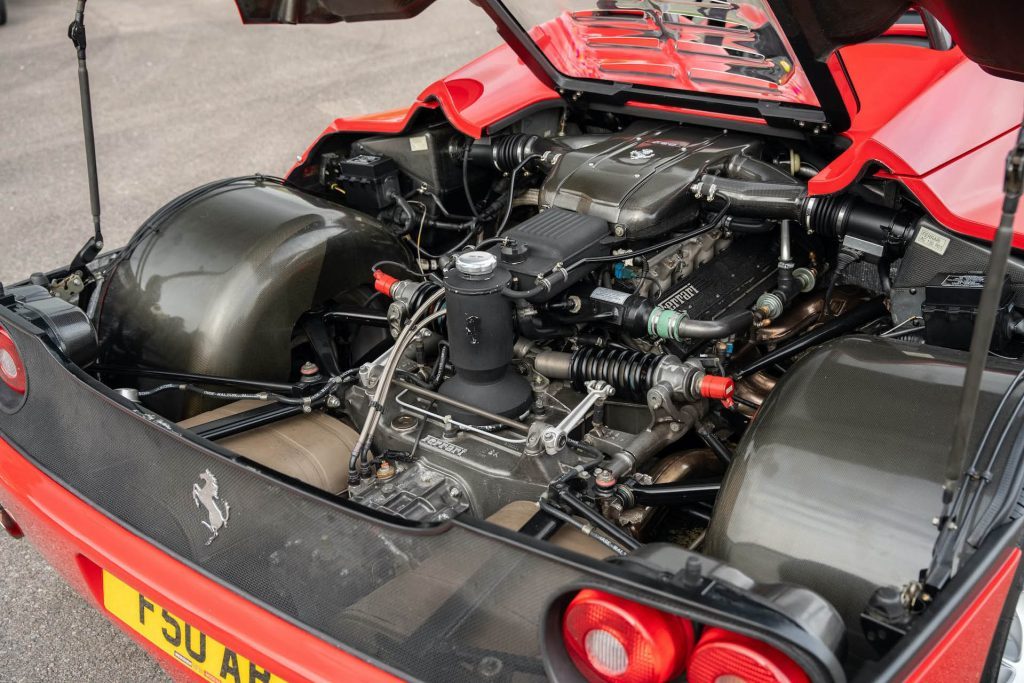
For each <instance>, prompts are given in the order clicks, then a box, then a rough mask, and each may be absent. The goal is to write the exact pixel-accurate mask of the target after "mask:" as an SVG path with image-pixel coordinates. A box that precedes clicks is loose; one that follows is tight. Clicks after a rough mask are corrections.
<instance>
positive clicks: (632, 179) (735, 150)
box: [540, 124, 759, 239]
mask: <svg viewBox="0 0 1024 683" xmlns="http://www.w3.org/2000/svg"><path fill="white" fill-rule="evenodd" d="M757 144H759V143H757V142H755V141H754V140H753V139H752V138H748V137H744V136H741V135H736V134H730V133H722V132H718V133H710V132H709V131H708V130H707V129H705V128H696V127H694V128H690V127H680V126H664V127H658V128H653V129H652V128H650V127H649V124H648V127H636V126H634V127H632V128H629V129H627V130H625V131H622V132H621V133H617V134H615V135H610V136H603V137H601V138H600V141H599V142H597V143H596V144H590V145H587V146H585V147H580V148H578V149H575V150H572V151H570V152H567V153H565V154H564V155H562V156H561V157H560V158H559V160H558V162H557V163H556V164H555V166H554V168H553V169H552V171H551V173H550V174H549V175H548V177H547V179H545V181H544V184H543V186H542V187H541V195H540V203H541V206H549V207H558V208H562V209H568V210H570V211H578V212H580V213H585V214H588V215H590V216H594V217H597V218H600V219H602V220H604V221H607V222H608V223H609V224H610V225H611V226H612V228H613V230H614V234H615V236H616V237H622V238H625V239H637V238H645V237H651V236H654V235H658V234H661V233H664V232H668V231H669V230H674V229H678V228H681V227H685V226H688V225H690V224H692V223H693V222H694V221H695V220H696V219H697V217H698V215H699V211H700V205H699V203H698V202H697V200H696V199H695V198H694V196H693V194H692V193H691V192H690V190H689V187H690V185H692V184H693V182H694V181H696V180H697V179H698V178H699V177H700V176H701V175H702V174H703V173H704V172H705V171H706V170H707V169H708V167H709V166H712V165H714V164H719V163H722V162H724V161H725V160H726V159H727V158H729V157H731V156H733V155H735V154H741V153H750V155H751V156H756V154H753V148H754V147H755V146H756V145H757Z"/></svg>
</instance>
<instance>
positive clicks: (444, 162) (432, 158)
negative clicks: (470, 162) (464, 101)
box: [352, 125, 465, 194]
mask: <svg viewBox="0 0 1024 683" xmlns="http://www.w3.org/2000/svg"><path fill="white" fill-rule="evenodd" d="M463 140H465V138H464V137H463V136H462V135H461V134H460V133H457V132H456V131H455V130H454V129H453V128H452V127H451V126H449V125H440V126H433V127H430V128H426V129H423V130H420V131H417V132H416V133H413V134H412V135H400V136H384V137H376V138H364V139H362V140H360V141H358V142H356V143H354V144H353V145H352V151H353V153H364V154H375V155H381V156H386V157H390V158H392V159H394V160H395V163H397V164H398V166H399V168H401V169H402V172H403V173H405V174H406V175H408V176H409V177H410V179H411V180H412V181H413V182H414V183H415V185H414V186H413V187H410V188H409V189H414V187H417V186H419V185H426V186H427V188H428V189H430V190H431V191H432V192H436V193H438V194H444V193H446V192H449V191H452V190H462V162H461V149H462V148H461V146H460V145H461V143H462V141H463Z"/></svg>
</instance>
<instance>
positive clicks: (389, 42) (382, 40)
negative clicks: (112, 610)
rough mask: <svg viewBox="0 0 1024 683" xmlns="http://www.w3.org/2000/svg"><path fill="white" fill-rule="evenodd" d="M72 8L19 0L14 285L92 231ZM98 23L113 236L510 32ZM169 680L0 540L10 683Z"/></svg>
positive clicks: (10, 235) (456, 13)
mask: <svg viewBox="0 0 1024 683" xmlns="http://www.w3.org/2000/svg"><path fill="white" fill-rule="evenodd" d="M74 5H75V3H74V1H73V0H7V8H8V23H7V25H6V26H2V27H0V281H6V282H11V281H13V280H16V279H20V278H22V277H24V276H27V275H28V274H29V273H31V272H34V271H45V270H48V269H50V268H54V267H57V266H60V265H63V264H66V263H68V261H69V260H70V258H71V256H72V255H73V254H74V253H75V252H76V251H77V250H78V248H79V247H81V245H82V244H83V243H84V242H85V240H86V238H87V237H88V236H89V235H90V234H91V230H92V227H91V225H92V224H91V219H90V216H89V213H90V212H89V194H88V185H87V180H86V173H85V153H84V148H83V146H82V128H81V110H80V108H79V101H78V81H77V64H76V59H75V53H74V49H73V48H72V46H71V43H70V41H69V40H68V39H67V25H68V22H69V21H70V20H71V17H72V14H73V12H74ZM86 25H87V27H88V38H89V43H88V57H89V71H90V77H91V81H92V94H93V109H94V118H95V125H96V146H97V153H98V159H99V162H98V165H99V174H100V192H101V197H102V204H103V231H104V235H105V237H106V242H107V244H108V245H110V246H116V245H119V244H123V243H124V242H126V241H127V239H128V238H129V237H130V236H131V234H132V233H133V232H134V231H135V229H136V228H137V226H138V225H139V224H141V222H142V221H144V220H145V219H146V218H147V217H148V216H149V215H151V214H152V213H153V212H154V211H156V210H157V209H158V208H159V207H160V206H162V205H163V204H165V203H166V202H167V201H169V200H170V199H172V198H174V197H175V196H177V195H178V194H180V193H182V192H184V191H186V190H188V189H190V188H192V187H195V186H196V185H199V184H201V183H204V182H207V181H209V180H214V179H217V178H223V177H229V176H234V175H243V174H248V173H252V172H262V173H267V174H275V175H278V174H282V173H284V172H285V171H286V170H287V169H288V167H289V166H290V165H291V163H292V161H293V160H294V158H295V155H297V154H299V153H301V152H302V151H303V150H304V149H305V148H306V147H307V146H308V145H309V143H310V142H312V140H313V139H315V137H316V136H317V135H318V134H319V133H320V131H322V130H323V129H324V128H325V127H326V126H327V124H328V123H330V121H331V120H333V119H334V118H335V117H337V116H350V115H358V114H364V113H370V112H374V111H382V110H386V109H392V108H396V107H401V106H405V105H407V104H408V103H409V102H411V101H412V99H413V98H415V96H416V95H417V94H419V93H420V92H421V91H422V90H423V88H424V87H425V86H426V85H427V84H429V83H430V82H431V81H433V80H435V79H436V78H438V77H440V76H443V75H445V74H446V73H449V72H451V71H452V70H454V69H455V68H457V67H458V66H460V65H461V64H464V63H465V62H468V61H469V60H471V59H472V58H474V57H476V56H477V55H479V54H481V53H483V52H484V51H485V50H487V49H489V48H491V47H493V46H495V45H497V44H498V43H499V38H498V36H497V34H496V33H495V31H494V28H493V25H492V24H491V23H490V22H489V20H488V19H487V17H486V16H484V14H483V12H482V11H480V10H479V9H478V8H475V7H473V6H472V5H471V4H470V3H469V2H468V0H437V2H436V4H435V5H434V6H433V7H431V8H430V9H428V10H427V11H426V12H424V13H423V14H422V15H421V16H420V17H418V18H416V19H413V20H407V21H400V22H384V23H361V24H342V25H334V26H303V27H292V26H253V27H243V26H242V25H241V23H240V22H239V19H238V14H237V12H236V10H235V7H234V3H233V2H232V1H231V0H174V2H152V0H134V1H132V0H94V1H93V2H90V3H89V4H88V6H87V15H86ZM55 428H60V425H55ZM165 679H166V675H165V674H164V673H163V672H162V670H161V669H160V668H159V667H158V666H157V665H156V664H155V663H154V662H153V661H152V660H150V659H149V658H148V657H147V656H146V655H145V654H144V653H143V651H142V650H141V649H140V648H139V647H137V646H136V645H135V644H134V642H132V641H131V640H130V639H129V638H128V637H127V636H124V635H123V634H121V632H120V631H119V630H118V629H116V628H115V627H114V626H113V625H111V624H110V623H109V622H108V621H107V619H106V618H105V617H103V616H102V615H101V614H100V613H98V612H97V611H95V610H94V609H93V608H92V607H90V606H89V605H88V604H87V603H86V602H85V601H84V599H82V598H80V597H79V596H78V595H77V594H76V593H74V592H73V591H71V589H70V588H68V587H66V586H65V585H64V583H63V582H62V581H61V579H60V578H59V577H58V575H57V574H55V572H54V571H53V570H52V569H50V567H49V566H48V565H46V564H45V563H44V562H43V560H42V559H41V558H40V556H39V554H38V553H37V552H36V551H35V549H33V548H32V546H31V545H29V543H27V542H25V541H14V540H12V539H10V538H8V537H7V536H6V535H0V681H64V680H77V681H151V680H165Z"/></svg>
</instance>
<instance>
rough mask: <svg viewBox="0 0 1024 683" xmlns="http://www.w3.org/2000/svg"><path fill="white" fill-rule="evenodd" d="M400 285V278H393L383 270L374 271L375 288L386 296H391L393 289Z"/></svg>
mask: <svg viewBox="0 0 1024 683" xmlns="http://www.w3.org/2000/svg"><path fill="white" fill-rule="evenodd" d="M397 283H398V278H395V277H391V276H390V275H388V274H387V273H385V272H384V271H383V270H375V271H373V288H374V289H376V290H377V291H378V292H380V293H381V294H383V295H384V296H391V288H392V287H394V286H395V285H396V284H397Z"/></svg>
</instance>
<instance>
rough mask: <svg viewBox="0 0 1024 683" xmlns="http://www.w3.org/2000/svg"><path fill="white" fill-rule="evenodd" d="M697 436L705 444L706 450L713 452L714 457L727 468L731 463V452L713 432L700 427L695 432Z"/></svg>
mask: <svg viewBox="0 0 1024 683" xmlns="http://www.w3.org/2000/svg"><path fill="white" fill-rule="evenodd" d="M697 436H699V437H700V438H701V440H702V441H703V442H704V443H706V444H707V446H708V448H710V449H711V450H712V451H713V452H714V454H715V456H716V457H717V458H718V459H719V460H721V461H722V464H723V465H725V466H726V467H728V466H729V464H730V463H732V452H731V451H730V450H729V449H728V447H726V445H725V444H724V443H722V441H721V440H720V439H719V438H718V437H717V436H715V433H714V432H713V431H711V430H710V429H707V428H705V427H701V428H700V429H698V430H697Z"/></svg>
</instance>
